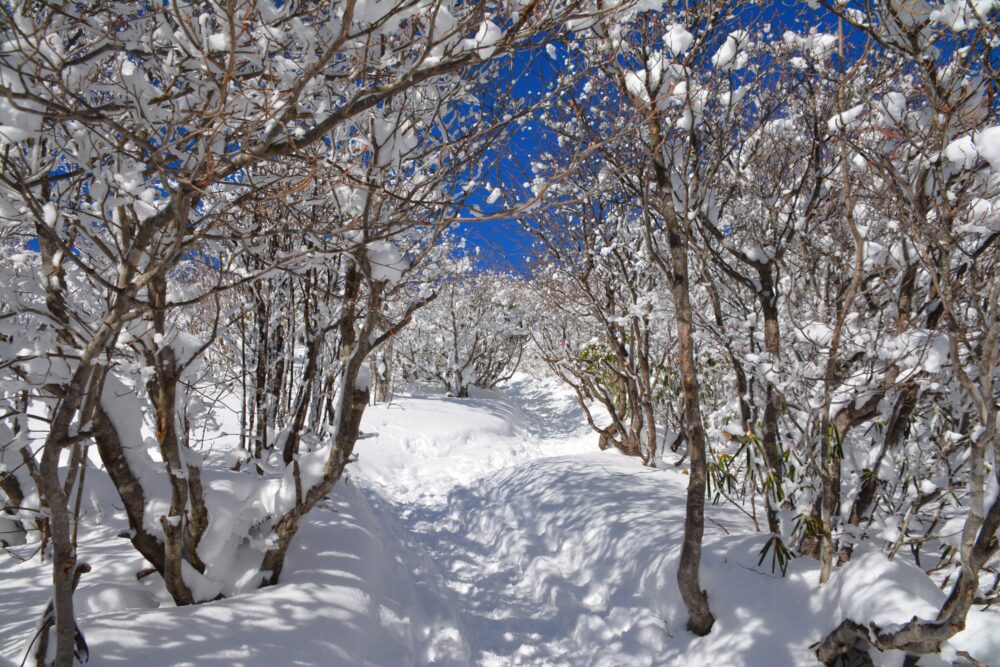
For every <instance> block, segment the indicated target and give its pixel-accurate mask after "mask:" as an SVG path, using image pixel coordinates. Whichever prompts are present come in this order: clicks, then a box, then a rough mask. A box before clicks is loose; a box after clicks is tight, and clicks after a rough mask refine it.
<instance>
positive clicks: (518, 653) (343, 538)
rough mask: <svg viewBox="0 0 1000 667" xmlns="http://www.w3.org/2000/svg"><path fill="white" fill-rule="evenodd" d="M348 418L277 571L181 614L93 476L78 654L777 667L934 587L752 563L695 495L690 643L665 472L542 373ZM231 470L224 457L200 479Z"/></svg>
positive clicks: (870, 568) (41, 578)
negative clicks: (604, 436) (702, 597)
mask: <svg viewBox="0 0 1000 667" xmlns="http://www.w3.org/2000/svg"><path fill="white" fill-rule="evenodd" d="M362 428H363V431H364V437H363V439H362V440H360V441H359V443H358V447H357V453H358V457H359V458H358V461H357V463H356V464H354V465H353V466H352V468H351V469H350V474H349V478H348V479H345V480H344V481H343V482H341V483H340V484H338V485H337V487H336V489H335V490H334V492H333V493H332V494H331V497H330V498H329V500H327V501H324V503H323V504H322V505H321V506H320V507H318V508H317V509H316V510H315V511H314V512H313V513H312V514H311V515H310V517H309V520H308V522H307V523H306V524H305V525H304V526H303V528H302V530H301V531H300V533H299V535H298V536H297V538H296V542H295V544H294V545H293V548H292V550H291V552H290V553H289V557H288V562H287V564H286V569H285V573H284V575H283V576H282V580H281V583H280V584H279V585H277V586H274V587H270V588H266V589H262V590H258V591H253V592H250V593H246V594H243V595H238V596H234V597H231V598H228V599H224V600H220V601H217V602H212V603H207V604H202V605H198V606H196V607H186V608H177V607H173V606H172V605H171V603H170V602H169V598H167V597H166V595H165V593H164V591H163V590H162V584H159V583H158V582H157V581H156V577H147V578H145V579H144V580H143V581H142V582H138V581H136V579H135V576H134V575H135V573H136V572H138V571H139V570H141V569H143V567H145V565H146V564H145V563H144V561H142V559H141V558H139V557H138V556H137V555H136V554H135V552H134V551H133V550H132V549H131V547H130V546H129V545H128V543H127V542H126V541H125V540H122V539H117V538H116V537H115V535H116V534H117V533H118V532H120V531H121V530H122V529H123V528H124V527H125V523H124V517H123V515H122V513H121V512H120V511H119V510H118V505H117V503H116V498H115V495H114V491H113V489H111V487H110V484H109V482H108V480H107V478H106V477H103V476H102V475H101V474H100V473H99V471H96V470H95V471H93V472H92V474H91V475H89V476H88V480H89V482H88V484H92V488H91V493H90V494H89V499H90V502H89V503H88V504H87V513H86V515H85V521H84V524H83V527H82V528H81V530H82V531H83V532H82V541H81V555H82V557H84V558H85V559H86V560H88V561H89V562H90V563H91V564H92V565H93V566H94V571H93V572H92V573H91V574H89V575H87V577H86V578H85V579H84V583H83V584H82V585H81V588H80V590H79V591H78V592H77V595H76V600H77V607H78V610H79V618H78V621H79V625H80V627H81V629H82V630H83V632H84V633H85V635H86V637H87V639H88V641H89V643H90V647H91V654H92V658H91V662H90V664H91V665H94V666H97V667H100V666H105V665H143V666H144V667H154V666H158V665H163V666H167V665H170V666H174V667H187V666H191V667H194V666H197V667H203V666H209V667H223V666H228V665H233V666H246V667H272V666H275V665H279V666H289V667H293V666H294V667H313V666H316V667H319V666H323V667H328V666H335V667H340V666H343V667H410V666H412V667H425V666H427V667H430V666H432V665H433V666H437V667H466V666H469V667H472V666H476V667H501V666H507V665H533V666H537V667H542V666H545V667H550V666H551V667H555V666H560V665H565V666H567V667H577V666H593V667H625V666H629V667H631V666H633V665H638V666H641V665H650V666H654V665H657V666H658V665H681V666H699V665H706V666H707V665H713V666H717V665H725V666H732V667H739V666H746V667H757V666H760V667H765V666H766V667H793V666H798V665H816V664H818V663H817V662H816V661H815V659H814V657H813V654H812V652H811V651H810V649H809V647H810V645H812V644H813V643H814V642H816V641H818V640H819V639H820V638H821V637H822V636H824V634H826V633H827V632H828V631H829V630H831V629H832V628H833V627H835V626H836V625H837V624H838V623H839V622H840V621H841V620H842V619H843V618H844V617H846V616H850V617H852V618H855V619H856V620H859V621H862V622H868V621H878V622H879V623H881V624H886V623H891V622H902V621H905V620H908V619H909V617H910V616H911V615H912V614H914V613H916V614H922V615H927V616H930V615H933V613H934V607H935V605H937V604H939V603H940V600H941V598H942V594H941V592H940V591H939V590H937V588H936V587H934V586H933V584H932V583H931V582H930V580H929V579H927V577H926V576H924V575H923V573H921V572H920V571H918V570H917V569H916V568H913V567H911V566H908V565H906V564H904V563H900V562H898V561H897V562H894V563H890V562H888V561H886V560H885V558H884V557H883V556H882V555H881V554H880V553H879V552H877V551H864V550H862V551H860V552H859V554H858V555H857V557H856V558H855V560H854V561H852V563H850V564H849V565H848V566H847V567H845V568H843V569H842V570H841V571H839V572H837V573H836V574H835V576H834V578H833V580H832V581H831V582H830V584H828V585H827V586H825V587H823V588H822V589H821V588H819V587H818V585H817V577H818V572H817V568H816V567H815V563H812V562H810V561H808V560H806V559H799V560H797V561H794V562H793V563H792V564H791V566H790V568H789V571H788V576H786V577H784V578H782V577H780V576H777V575H776V574H774V573H773V572H772V571H771V568H770V566H769V562H767V561H765V562H764V563H762V564H758V560H759V551H760V548H761V546H762V545H763V542H764V539H765V538H764V536H762V535H761V534H760V533H754V532H752V530H751V528H752V526H751V524H750V522H749V520H748V519H747V517H746V516H744V515H743V514H741V513H740V512H739V511H738V510H736V509H734V508H732V507H726V506H710V507H709V508H708V510H707V512H706V515H707V525H706V532H705V548H704V555H703V568H702V585H703V586H704V587H705V588H706V590H707V591H708V594H709V600H710V604H711V606H712V610H713V612H714V613H715V614H716V617H717V621H716V624H715V627H714V628H713V631H712V633H711V634H710V635H709V636H707V637H704V638H696V637H693V636H692V635H690V634H689V633H687V632H686V631H685V629H684V623H685V620H686V614H685V612H684V609H683V606H682V604H681V602H680V599H679V595H678V593H677V587H676V582H675V572H676V561H677V557H678V554H679V550H680V544H681V537H682V532H683V518H684V498H685V493H686V483H687V478H686V476H685V475H684V474H683V470H681V469H677V468H672V467H668V469H664V470H655V471H654V470H649V469H646V468H643V467H642V466H641V465H639V463H638V461H637V460H635V459H629V458H626V457H622V456H620V455H618V454H617V453H616V452H613V451H612V452H598V451H596V450H597V446H596V437H595V436H594V435H593V434H592V433H591V432H589V431H588V430H587V429H586V427H585V425H584V422H583V418H582V415H581V414H580V413H579V411H578V410H577V409H576V408H575V405H574V403H573V401H572V399H571V398H570V397H569V396H567V395H566V394H565V393H564V392H563V391H561V390H560V389H558V387H556V386H554V385H551V384H547V383H540V382H538V381H534V380H529V379H526V378H521V379H519V380H518V381H516V382H513V383H511V384H510V386H508V387H507V388H506V390H505V392H504V393H499V392H480V393H478V394H476V395H474V396H473V397H472V398H469V399H462V400H459V399H450V398H445V397H441V396H437V395H410V396H406V397H399V398H397V399H396V400H394V401H393V402H391V403H390V404H389V405H379V406H373V407H371V408H369V410H368V412H367V413H366V415H365V420H364V423H363V426H362ZM223 458H224V457H223ZM245 474H251V473H249V471H244V472H243V473H238V474H236V473H232V472H229V471H227V470H225V466H224V465H223V466H221V469H220V470H219V471H218V472H217V475H218V476H217V481H215V482H213V483H214V484H218V485H220V486H222V485H227V484H233V483H234V480H238V479H239V477H238V476H236V475H245ZM48 578H49V570H48V566H47V564H46V565H39V564H38V562H37V560H32V561H28V562H24V563H20V562H17V560H16V559H14V558H11V557H10V556H7V555H0V590H2V594H0V665H4V664H5V663H4V658H7V659H11V660H13V661H15V664H16V663H19V662H20V659H21V647H22V646H23V644H24V639H25V637H26V636H28V635H30V634H31V631H32V627H33V626H34V623H35V620H36V618H37V616H38V614H39V613H40V611H41V608H42V606H43V605H44V603H45V599H46V597H47V595H48ZM956 645H957V646H958V648H962V649H965V650H968V651H969V652H970V653H972V654H973V655H975V656H977V657H978V658H979V659H980V660H982V661H984V662H986V663H987V664H990V662H991V660H993V659H995V657H996V656H998V655H1000V613H997V612H995V611H989V612H985V613H983V612H976V613H974V614H973V615H972V616H971V617H970V622H969V627H968V629H967V630H966V631H965V632H964V633H963V634H962V635H961V636H960V637H959V638H958V639H957V640H956ZM876 657H877V659H878V662H879V663H880V664H885V665H895V664H899V660H898V658H899V657H900V656H890V655H880V656H876ZM941 664H945V663H942V662H941V661H939V660H937V658H934V659H925V660H924V661H922V662H921V665H925V666H926V665H931V666H934V665H941ZM994 664H995V663H994Z"/></svg>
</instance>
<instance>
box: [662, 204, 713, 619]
mask: <svg viewBox="0 0 1000 667" xmlns="http://www.w3.org/2000/svg"><path fill="white" fill-rule="evenodd" d="M682 234H683V232H682V231H681V230H679V229H677V227H676V221H674V224H673V225H671V226H670V228H669V231H668V242H669V244H670V258H671V263H672V267H673V275H672V276H671V281H670V287H671V292H672V293H673V299H674V311H675V316H676V317H677V343H678V351H679V362H680V369H681V386H682V388H683V391H684V426H685V431H686V435H687V442H688V455H689V456H690V457H691V467H690V474H689V478H688V491H687V505H686V512H685V516H684V543H683V546H682V547H681V558H680V564H679V565H678V568H677V585H678V587H679V588H680V592H681V597H682V598H683V600H684V606H685V607H686V608H687V611H688V623H687V629H688V630H690V631H691V632H693V633H694V634H696V635H699V636H704V635H707V634H708V633H709V632H711V630H712V625H713V624H714V623H715V617H714V616H712V612H711V610H710V609H709V606H708V595H707V594H706V593H705V591H704V590H702V588H701V584H700V582H699V569H700V567H701V541H702V537H703V535H704V532H705V492H706V478H707V472H706V451H705V426H704V424H703V423H702V417H701V396H700V386H699V382H698V369H697V367H696V366H695V360H694V323H693V314H692V311H691V289H690V284H689V272H688V247H687V239H686V238H685V237H683V236H682Z"/></svg>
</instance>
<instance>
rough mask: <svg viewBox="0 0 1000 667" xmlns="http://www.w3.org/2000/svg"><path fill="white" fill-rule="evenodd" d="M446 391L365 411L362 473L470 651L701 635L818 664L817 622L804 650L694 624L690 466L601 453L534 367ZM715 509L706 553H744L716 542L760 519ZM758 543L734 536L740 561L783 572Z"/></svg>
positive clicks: (684, 651) (596, 651) (526, 658)
mask: <svg viewBox="0 0 1000 667" xmlns="http://www.w3.org/2000/svg"><path fill="white" fill-rule="evenodd" d="M549 389H551V388H549ZM445 406H446V404H442V403H441V399H439V398H438V399H434V401H433V402H431V403H428V404H427V405H422V404H421V402H420V399H414V398H410V399H407V400H406V401H404V402H402V403H401V404H400V405H399V406H398V407H399V409H400V410H403V411H405V412H408V413H409V417H408V418H407V419H406V420H402V421H401V420H400V419H399V418H398V415H390V414H389V413H391V411H392V408H385V409H375V410H374V411H373V412H372V413H371V414H370V415H367V416H366V419H367V421H366V424H367V425H370V426H371V427H373V428H374V430H376V431H378V436H376V437H373V438H371V439H370V440H366V441H363V443H364V444H363V445H362V446H361V447H359V449H360V461H359V464H358V467H357V468H356V469H355V473H354V474H355V478H356V479H358V481H359V485H360V486H361V487H362V488H364V487H368V488H369V492H368V493H367V498H368V501H369V504H370V505H371V506H372V509H373V511H374V512H376V513H380V514H383V515H384V517H385V518H384V520H383V523H384V524H385V525H394V526H396V528H395V533H396V537H397V539H399V540H402V541H405V542H406V550H408V551H415V552H422V553H425V554H427V555H428V556H429V558H430V560H431V561H433V563H434V567H435V569H436V574H437V576H439V577H440V580H441V581H442V582H443V584H444V585H445V586H447V588H448V589H450V591H451V596H450V598H451V606H452V607H453V608H454V610H455V612H456V614H457V619H458V627H459V630H460V632H461V633H462V637H463V639H464V641H465V642H466V644H467V645H468V647H469V653H468V655H469V660H470V664H473V665H482V666H484V667H494V666H496V667H500V666H501V665H539V666H541V665H568V666H569V665H574V666H575V665H663V664H699V663H698V658H697V655H699V652H698V651H694V652H692V650H693V648H692V646H691V644H692V641H695V642H697V643H700V644H702V645H703V647H702V651H701V652H700V653H701V654H702V655H703V656H704V659H705V660H706V662H705V663H704V664H709V663H710V662H711V661H715V660H719V659H722V660H726V661H727V662H726V664H733V665H740V664H746V665H757V664H774V665H782V664H785V665H797V664H809V661H810V659H811V656H810V655H809V654H808V653H807V652H806V650H805V647H806V646H807V645H808V643H807V642H806V641H805V639H806V638H805V637H802V638H801V640H802V641H801V642H800V643H801V649H802V650H795V649H789V648H788V646H787V645H786V644H785V643H782V644H780V645H779V646H777V647H775V646H774V645H769V644H767V643H761V644H760V646H759V647H758V648H757V649H756V650H753V649H751V648H748V647H746V646H739V647H736V649H735V650H734V649H732V648H731V649H730V650H728V651H721V652H720V647H719V644H720V642H718V641H716V642H712V641H711V640H694V638H693V637H691V636H690V635H689V634H688V633H686V631H685V630H684V622H685V618H686V616H685V614H684V611H683V608H682V607H681V606H680V604H679V600H678V596H677V594H676V584H675V581H674V577H675V573H676V569H675V568H676V565H675V563H676V560H677V557H678V554H679V549H680V544H681V539H682V534H683V520H684V500H685V494H686V482H687V478H686V476H685V475H683V474H681V472H679V471H674V470H649V469H644V468H642V467H641V466H639V465H638V462H637V461H635V460H633V459H628V458H625V457H622V456H620V455H618V454H617V453H615V452H598V451H597V447H596V436H594V435H593V434H592V432H589V431H588V430H587V429H586V426H585V422H584V419H583V417H582V415H581V414H580V413H579V410H578V408H576V407H575V405H574V404H573V403H572V401H571V400H570V399H569V397H568V396H566V395H565V394H564V393H562V392H553V391H547V390H545V388H540V387H538V385H537V384H533V383H530V382H527V381H522V382H521V383H514V384H512V385H511V386H510V387H508V389H507V392H506V394H504V395H501V394H494V395H491V396H483V395H480V397H479V398H473V399H469V400H467V401H454V402H452V404H450V405H447V407H445ZM438 410H443V411H444V412H447V413H448V414H447V416H448V417H453V418H455V421H453V422H450V421H447V420H445V417H446V415H445V414H443V413H441V414H438V413H436V412H435V411H438ZM463 411H466V412H465V413H463ZM404 425H407V426H404ZM408 428H409V429H410V431H409V433H406V432H405V431H407V429H408ZM456 430H457V432H456ZM394 448H399V449H401V450H405V454H404V452H403V451H400V452H399V455H398V456H394V455H393V454H392V452H393V450H394ZM376 453H379V454H381V455H379V456H377V455H376ZM385 454H388V457H385V456H384V455H385ZM393 459H395V460H396V461H397V463H396V464H393V463H392V461H393ZM404 461H405V463H404ZM411 482H413V483H416V484H419V486H411ZM710 514H711V516H710V519H709V525H708V527H707V530H706V538H707V539H706V541H707V542H708V543H709V544H708V546H707V548H706V561H707V562H714V561H716V560H719V561H723V560H726V559H727V558H731V557H734V554H732V553H729V552H726V551H723V550H722V549H721V547H720V548H719V549H718V550H716V551H713V549H712V546H711V543H712V541H713V540H718V539H721V538H723V537H724V536H726V535H727V534H733V533H747V531H748V528H749V526H748V523H749V522H748V520H747V519H746V517H745V516H743V515H742V514H740V513H739V512H737V511H736V510H734V509H731V508H721V507H720V508H713V511H712V512H711V513H710ZM760 544H761V538H760V536H759V534H758V535H751V536H749V537H747V538H745V539H744V540H743V541H742V543H741V544H738V545H737V554H738V556H736V557H737V560H738V561H739V562H738V563H736V564H734V565H733V567H734V568H736V569H738V570H739V573H738V576H740V577H744V578H745V576H746V573H747V572H748V571H753V574H752V576H753V577H758V578H761V579H763V580H767V581H770V580H771V576H772V575H771V574H770V572H769V571H766V570H765V569H764V568H761V569H760V570H759V571H758V570H755V569H754V568H755V566H756V561H757V554H756V551H757V550H758V549H759V548H760ZM732 546H733V543H732V542H731V541H730V542H727V548H731V547H732ZM743 568H746V569H745V570H744V569H743ZM703 583H704V584H705V585H708V584H709V583H710V582H703ZM761 588H762V589H766V586H763V585H762V586H761ZM762 592H763V590H762ZM776 602H777V600H776ZM792 613H793V614H794V612H792ZM787 620H788V621H789V622H792V621H794V619H793V618H789V619H787ZM751 625H752V624H751ZM794 625H795V624H794V623H792V626H793V627H794ZM799 625H800V626H801V624H799ZM751 636H752V633H751ZM685 656H686V657H685ZM717 664H721V663H717Z"/></svg>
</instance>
